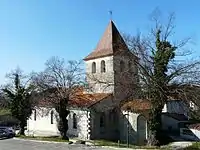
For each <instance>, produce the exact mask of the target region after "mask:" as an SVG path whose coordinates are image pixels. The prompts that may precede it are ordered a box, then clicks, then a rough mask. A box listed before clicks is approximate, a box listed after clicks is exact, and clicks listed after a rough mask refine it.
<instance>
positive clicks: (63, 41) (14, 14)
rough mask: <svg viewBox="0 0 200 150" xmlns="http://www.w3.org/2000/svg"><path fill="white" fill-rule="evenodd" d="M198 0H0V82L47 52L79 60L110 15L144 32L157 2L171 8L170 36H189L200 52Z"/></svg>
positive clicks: (35, 66) (32, 67) (34, 66)
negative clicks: (12, 71) (171, 27)
mask: <svg viewBox="0 0 200 150" xmlns="http://www.w3.org/2000/svg"><path fill="white" fill-rule="evenodd" d="M199 6H200V1H199V0H183V1H180V0H176V1H175V0H167V1H162V0H151V1H150V0H17V1H16V0H0V64H1V65H0V66H1V67H0V84H4V83H5V81H6V80H5V75H6V73H9V72H10V71H11V70H13V69H15V68H16V67H20V68H21V69H22V70H24V72H25V73H29V72H31V71H42V70H43V69H44V63H45V62H46V60H47V59H49V58H50V57H52V56H58V57H60V58H64V59H65V60H66V61H67V60H80V59H83V58H84V57H85V56H87V55H88V54H89V53H90V52H91V51H92V50H93V49H94V48H95V47H96V44H97V43H98V41H99V39H100V37H101V36H102V34H103V32H104V30H105V28H106V26H107V24H108V23H109V20H110V15H109V10H112V14H113V15H112V19H113V21H114V22H115V24H116V26H117V28H118V29H119V30H120V31H121V32H123V33H128V34H136V33H137V31H138V30H140V31H141V32H147V31H148V29H149V27H150V26H151V22H150V17H149V16H150V14H151V13H152V11H153V10H155V9H156V8H159V10H160V11H161V14H162V17H163V18H164V19H163V20H165V19H166V16H167V15H168V14H169V13H171V12H174V13H175V15H176V20H175V25H176V28H175V30H174V31H175V34H174V35H173V38H174V39H175V40H182V39H184V38H186V37H191V38H192V47H193V49H194V52H195V55H200V41H199V36H200V28H199V27H200V18H199V14H200V9H199Z"/></svg>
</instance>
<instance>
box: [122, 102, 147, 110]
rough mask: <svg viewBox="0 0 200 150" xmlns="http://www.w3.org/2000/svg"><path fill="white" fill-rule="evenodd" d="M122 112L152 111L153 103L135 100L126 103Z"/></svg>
mask: <svg viewBox="0 0 200 150" xmlns="http://www.w3.org/2000/svg"><path fill="white" fill-rule="evenodd" d="M121 109H122V110H131V111H144V110H150V109H151V103H150V101H149V100H147V99H135V100H130V101H127V102H124V103H123V104H122V105H121Z"/></svg>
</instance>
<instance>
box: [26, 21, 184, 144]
mask: <svg viewBox="0 0 200 150" xmlns="http://www.w3.org/2000/svg"><path fill="white" fill-rule="evenodd" d="M84 61H85V64H86V78H87V82H88V85H89V87H90V88H91V90H90V91H87V90H82V91H80V92H81V93H82V94H81V96H85V97H88V98H87V99H85V100H80V99H76V98H74V99H73V101H71V102H70V103H69V108H68V109H69V110H70V114H69V116H68V120H69V121H68V124H69V130H68V135H69V136H70V137H77V138H80V139H84V140H90V139H107V140H120V141H121V142H126V141H127V135H128V136H129V138H128V139H129V142H130V143H132V144H144V143H145V142H146V139H147V133H148V130H147V119H148V111H149V110H150V107H151V106H150V103H149V102H148V100H134V101H131V102H127V99H128V98H130V97H132V96H134V94H135V93H134V92H135V90H134V87H135V85H137V84H138V78H137V66H136V63H135V62H136V61H137V57H136V56H135V55H134V54H133V53H132V52H130V51H129V49H128V47H127V45H126V43H125V41H124V40H123V38H122V36H121V35H120V33H119V31H118V29H117V28H116V26H115V24H114V22H113V21H112V20H111V21H110V22H109V24H108V26H107V28H106V30H105V32H104V34H103V36H102V37H101V39H100V41H99V43H98V44H97V46H96V48H95V49H94V50H93V51H92V52H91V53H90V54H89V55H88V56H86V57H85V58H84ZM46 109H49V108H46V107H45V106H40V109H35V110H34V111H33V113H32V116H31V117H30V119H29V120H28V123H27V134H29V135H34V136H53V135H59V131H58V129H57V122H56V111H55V110H54V108H52V109H51V110H50V111H48V113H44V112H45V110H46ZM183 111H184V110H183Z"/></svg>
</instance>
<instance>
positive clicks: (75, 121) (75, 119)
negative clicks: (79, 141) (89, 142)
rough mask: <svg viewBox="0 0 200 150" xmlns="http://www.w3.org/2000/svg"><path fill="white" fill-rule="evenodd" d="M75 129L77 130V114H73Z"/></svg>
mask: <svg viewBox="0 0 200 150" xmlns="http://www.w3.org/2000/svg"><path fill="white" fill-rule="evenodd" d="M73 128H74V129H77V117H76V114H73Z"/></svg>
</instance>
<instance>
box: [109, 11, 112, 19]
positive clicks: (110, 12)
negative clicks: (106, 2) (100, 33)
mask: <svg viewBox="0 0 200 150" xmlns="http://www.w3.org/2000/svg"><path fill="white" fill-rule="evenodd" d="M109 14H110V20H112V10H109Z"/></svg>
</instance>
